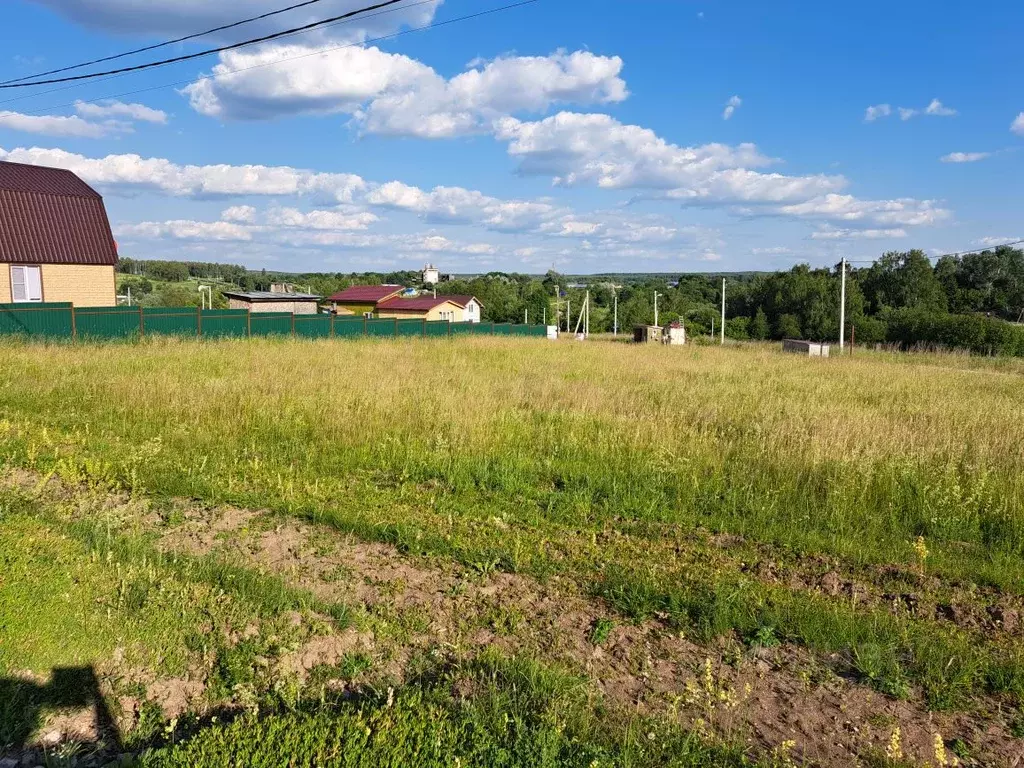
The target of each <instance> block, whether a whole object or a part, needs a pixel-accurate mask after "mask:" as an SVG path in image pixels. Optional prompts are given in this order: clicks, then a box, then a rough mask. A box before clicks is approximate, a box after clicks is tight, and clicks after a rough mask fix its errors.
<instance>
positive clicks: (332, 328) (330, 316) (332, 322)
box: [328, 313, 334, 339]
mask: <svg viewBox="0 0 1024 768" xmlns="http://www.w3.org/2000/svg"><path fill="white" fill-rule="evenodd" d="M328 317H329V318H331V338H332V339H333V338H334V314H333V313H332V314H330V315H328Z"/></svg>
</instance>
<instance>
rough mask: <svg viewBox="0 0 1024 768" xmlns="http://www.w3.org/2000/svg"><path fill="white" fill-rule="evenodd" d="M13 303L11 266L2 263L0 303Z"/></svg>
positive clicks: (0, 266) (0, 270) (0, 271)
mask: <svg viewBox="0 0 1024 768" xmlns="http://www.w3.org/2000/svg"><path fill="white" fill-rule="evenodd" d="M10 303H11V266H10V265H9V264H0V304H10Z"/></svg>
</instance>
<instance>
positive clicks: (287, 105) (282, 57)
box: [184, 45, 628, 138]
mask: <svg viewBox="0 0 1024 768" xmlns="http://www.w3.org/2000/svg"><path fill="white" fill-rule="evenodd" d="M286 59H288V60H286ZM235 70H247V71H242V72H238V73H237V74H229V73H231V72H233V71H235ZM621 70H622V59H620V58H618V57H607V56H597V55H595V54H592V53H590V52H588V51H576V52H575V53H571V54H570V53H564V52H557V53H554V54H551V55H550V56H506V57H501V58H498V59H495V60H493V61H488V62H475V63H474V66H473V67H471V68H470V69H469V70H467V71H466V72H463V73H462V74H460V75H457V76H456V77H454V78H452V79H451V80H446V79H445V78H443V77H442V76H440V75H439V74H438V73H437V72H435V71H434V70H433V69H432V68H430V67H428V66H427V65H425V64H423V63H421V62H419V61H417V60H415V59H412V58H409V57H408V56H404V55H401V54H393V53H386V52H384V51H381V50H380V49H378V48H375V47H368V48H361V47H355V48H342V49H334V50H331V49H329V48H328V47H323V46H321V47H319V48H318V47H309V46H302V45H287V46H268V47H264V48H261V49H259V50H255V51H229V52H227V53H225V54H223V55H222V56H221V61H220V63H219V64H217V66H215V67H214V68H213V72H212V76H211V77H205V78H203V79H200V80H197V81H196V82H195V83H193V84H192V85H189V86H188V87H186V88H185V89H184V93H185V94H187V95H188V97H189V100H190V102H191V105H192V107H193V108H194V109H195V110H197V111H198V112H200V113H202V114H205V115H209V116H212V117H219V118H223V119H249V120H254V119H268V118H273V117H278V116H281V115H293V114H295V113H297V112H304V113H314V114H330V113H347V114H352V115H354V117H355V119H356V122H357V124H359V125H360V126H361V127H362V128H363V129H364V130H366V131H368V132H370V133H380V134H389V135H402V136H421V137H426V138H448V137H453V136H459V135H465V134H470V133H477V132H482V131H485V130H487V129H488V126H489V124H490V122H491V121H492V120H494V119H496V118H498V117H500V116H503V115H508V114H514V113H519V112H543V111H545V110H547V109H548V108H549V107H550V106H551V105H552V104H556V103H574V104H606V103H614V102H619V101H622V100H624V99H625V98H626V97H627V95H628V91H627V89H626V84H625V82H624V81H623V80H622V79H621V78H620V77H619V74H620V72H621Z"/></svg>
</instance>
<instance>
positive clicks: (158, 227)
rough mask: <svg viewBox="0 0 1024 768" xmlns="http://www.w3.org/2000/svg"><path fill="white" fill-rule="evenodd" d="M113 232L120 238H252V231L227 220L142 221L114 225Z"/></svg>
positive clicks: (222, 239)
mask: <svg viewBox="0 0 1024 768" xmlns="http://www.w3.org/2000/svg"><path fill="white" fill-rule="evenodd" d="M114 232H115V234H116V235H117V236H118V237H121V238H144V239H158V238H170V239H172V240H213V241H216V242H224V241H232V240H239V241H247V240H252V233H251V232H250V231H249V230H248V229H247V228H245V227H243V226H241V225H239V224H233V223H231V222H227V221H213V222H207V221H189V220H180V219H179V220H173V221H161V222H156V221H143V222H139V223H138V224H125V225H121V226H118V227H115V230H114Z"/></svg>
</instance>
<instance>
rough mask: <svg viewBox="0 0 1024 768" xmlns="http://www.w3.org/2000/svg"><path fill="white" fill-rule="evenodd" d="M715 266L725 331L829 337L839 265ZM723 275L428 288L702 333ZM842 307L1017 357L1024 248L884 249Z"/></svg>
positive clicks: (499, 304) (527, 310)
mask: <svg viewBox="0 0 1024 768" xmlns="http://www.w3.org/2000/svg"><path fill="white" fill-rule="evenodd" d="M119 271H121V272H122V273H124V275H125V276H124V277H122V279H121V283H122V285H134V287H133V295H136V296H141V297H142V301H143V303H147V301H148V302H149V303H186V304H195V303H197V302H198V297H197V296H195V295H193V294H194V293H196V292H195V290H194V289H191V290H190V289H189V288H188V287H187V286H182V285H180V283H184V282H185V281H188V280H190V279H191V280H196V279H205V280H210V281H219V282H221V283H224V284H225V285H224V286H221V287H222V288H223V289H225V290H226V289H227V287H228V286H230V287H233V288H238V289H242V290H268V289H269V287H270V285H271V283H274V282H289V283H292V284H295V285H297V286H299V288H300V289H301V290H306V289H308V290H309V291H311V292H312V293H316V294H318V295H321V296H330V295H331V294H333V293H336V292H337V291H340V290H343V289H345V288H347V287H349V286H351V285H357V284H361V285H372V284H379V283H392V284H397V285H404V286H407V287H420V282H421V277H420V273H419V272H413V271H401V272H391V273H361V274H357V273H300V274H286V273H279V272H267V271H266V270H263V271H259V272H256V271H250V270H246V269H245V268H244V267H241V266H238V265H230V264H212V263H211V264H207V263H196V262H174V261H139V260H134V259H122V260H121V264H120V266H119ZM129 276H130V277H129ZM724 276H725V277H726V317H727V321H726V327H725V332H726V335H727V336H729V337H730V338H733V339H739V340H744V339H754V340H770V339H775V340H778V339H783V338H802V339H808V340H813V341H835V340H837V339H838V337H839V300H840V265H839V264H837V265H835V266H833V267H831V268H811V267H809V266H807V265H804V264H801V265H797V266H795V267H793V268H792V269H790V270H788V271H784V272H773V273H746V274H727V275H724ZM721 278H722V275H709V274H687V275H681V276H679V277H678V278H669V277H667V276H665V275H614V276H585V277H573V276H566V275H561V274H558V273H556V272H553V271H552V272H549V273H548V274H547V275H544V276H536V275H521V274H510V273H504V272H490V273H488V274H485V275H479V276H475V277H465V278H460V279H456V280H452V281H448V282H443V283H441V284H439V285H438V286H436V290H437V293H438V294H439V295H450V294H471V295H474V296H476V297H477V298H478V299H479V300H480V302H481V303H482V304H483V308H484V309H483V313H484V315H483V316H484V319H485V320H489V321H494V322H520V323H521V322H524V321H528V322H530V323H541V322H546V323H548V324H550V325H553V324H556V323H557V324H559V325H560V326H561V327H562V328H563V329H564V328H566V327H567V323H568V326H569V327H570V328H572V327H574V326H575V323H576V320H577V319H578V314H579V311H580V310H581V309H582V306H583V302H584V300H585V297H586V295H587V294H588V293H589V295H590V301H591V313H590V327H591V331H592V332H595V333H601V332H610V331H612V329H613V327H614V324H615V322H616V307H617V320H618V328H619V330H620V332H621V331H625V332H631V329H632V327H633V326H635V325H641V324H650V323H653V322H654V319H655V318H654V303H655V294H657V297H658V298H657V303H658V321H659V323H662V324H664V323H667V322H672V321H676V320H678V321H680V322H682V323H683V324H684V325H685V326H686V328H687V331H688V332H689V333H690V335H691V336H701V335H705V334H710V333H711V332H712V330H713V329H715V330H716V331H717V330H720V329H718V328H717V326H718V324H719V323H720V313H721ZM154 281H156V282H154ZM147 283H148V285H147ZM147 289H148V290H147ZM147 297H148V298H147ZM569 312H571V318H570V317H569V316H568V313H569ZM846 317H847V325H846V334H847V338H848V339H850V340H852V339H853V338H854V337H855V338H856V341H857V342H859V343H865V344H876V343H891V344H897V345H900V346H903V347H911V346H914V345H939V346H945V347H956V348H964V349H970V350H972V351H975V352H981V353H993V354H1015V355H1024V327H1022V326H1021V325H1019V324H1018V323H1020V321H1021V320H1022V319H1024V251H1022V250H1020V249H1017V248H1011V247H1006V246H1002V247H998V248H995V249H992V250H988V251H984V252H981V253H972V254H965V255H962V256H943V257H942V258H940V259H938V261H937V262H935V263H934V264H933V263H932V260H931V259H929V258H928V257H927V256H926V255H925V254H924V253H923V252H922V251H919V250H911V251H903V252H890V253H886V254H884V255H883V256H882V257H881V258H880V259H878V260H877V261H876V262H874V263H873V264H871V265H870V266H867V267H858V268H848V271H847V285H846Z"/></svg>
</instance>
